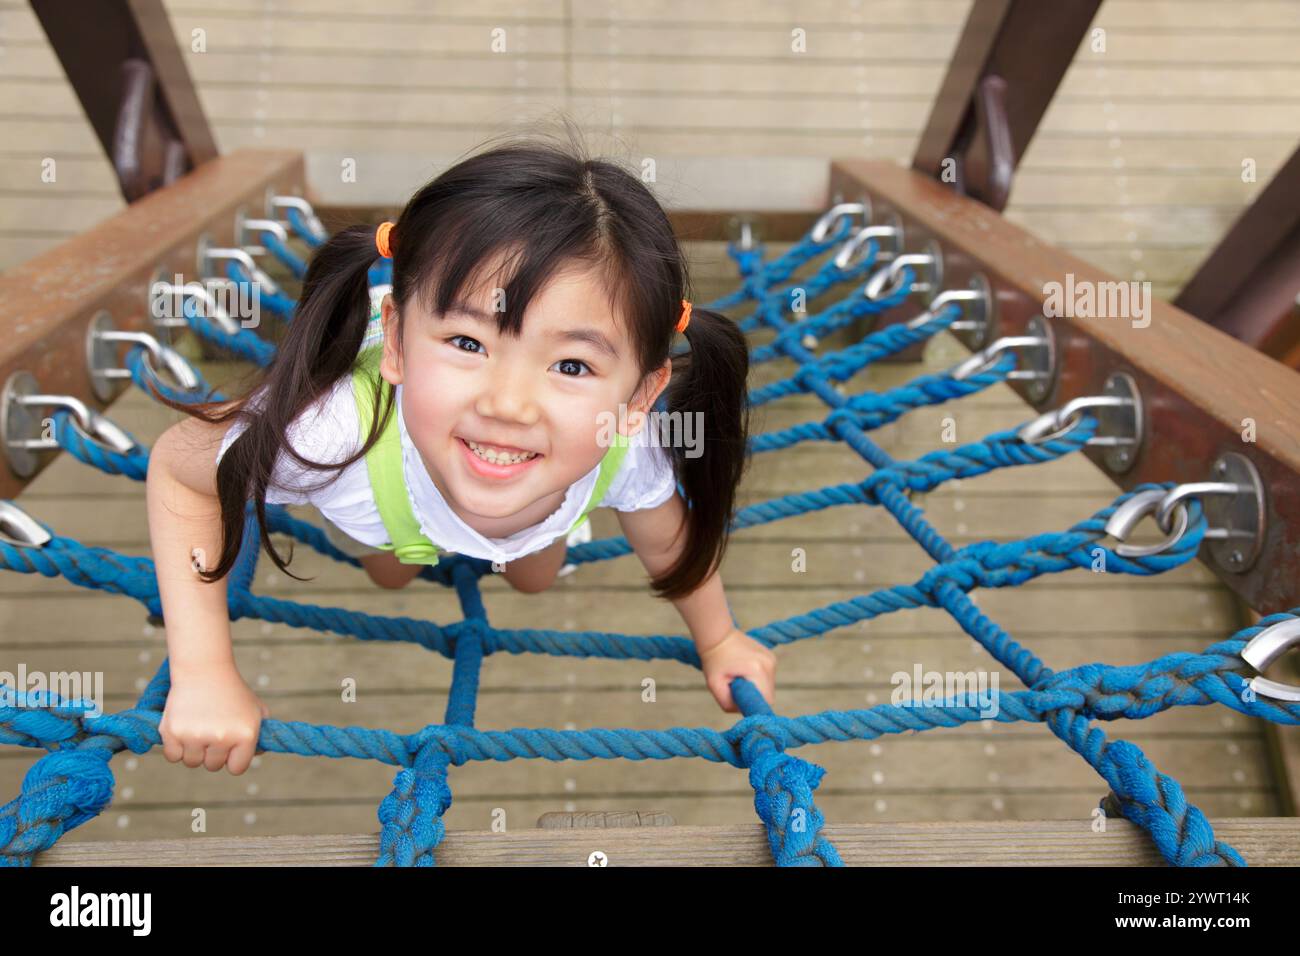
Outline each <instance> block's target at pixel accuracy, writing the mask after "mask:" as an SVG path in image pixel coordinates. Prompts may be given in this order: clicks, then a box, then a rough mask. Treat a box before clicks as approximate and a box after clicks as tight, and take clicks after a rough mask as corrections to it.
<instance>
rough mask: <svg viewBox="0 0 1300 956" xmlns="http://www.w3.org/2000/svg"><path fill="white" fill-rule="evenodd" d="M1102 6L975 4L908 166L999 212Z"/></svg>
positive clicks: (1086, 1)
mask: <svg viewBox="0 0 1300 956" xmlns="http://www.w3.org/2000/svg"><path fill="white" fill-rule="evenodd" d="M1100 6H1101V0H1053V2H1052V3H1050V4H1046V3H1043V2H1042V0H975V2H974V3H973V4H972V5H971V8H970V14H969V15H968V16H967V18H966V25H965V26H964V27H963V28H962V34H961V38H960V39H959V40H958V42H957V47H956V50H955V51H954V52H953V56H952V60H951V61H950V62H949V64H948V72H947V74H946V75H945V76H944V78H943V83H942V84H941V85H940V87H939V92H938V94H937V95H936V97H935V101H934V105H933V107H931V110H930V116H929V119H927V120H926V123H925V128H924V129H923V130H922V132H921V138H920V141H919V142H918V143H917V147H916V156H915V157H914V158H913V160H912V168H913V169H916V170H918V171H919V172H923V173H925V174H926V175H928V176H932V177H934V178H936V179H937V178H939V177H940V175H941V174H942V173H943V168H944V161H945V160H949V159H951V160H955V162H956V168H955V173H956V177H957V179H956V182H955V183H954V184H953V185H954V186H955V187H956V188H957V191H958V192H961V193H963V194H965V195H969V196H972V197H974V198H975V199H978V200H980V201H981V202H983V203H985V204H986V205H988V206H991V207H992V208H994V209H999V210H1001V209H1004V208H1006V204H1007V196H1008V195H1009V193H1010V191H1011V177H1012V174H1013V173H1014V172H1015V168H1016V165H1017V164H1018V163H1019V162H1020V157H1021V156H1023V155H1024V153H1025V149H1026V147H1028V145H1029V141H1030V140H1031V139H1033V136H1034V132H1035V131H1036V130H1037V129H1038V124H1039V122H1040V121H1041V120H1042V118H1043V114H1044V113H1045V112H1047V107H1048V105H1049V104H1050V103H1051V102H1052V97H1053V96H1054V95H1055V94H1056V89H1057V87H1058V86H1060V84H1061V79H1062V78H1063V77H1064V76H1065V72H1066V70H1068V69H1069V68H1070V62H1071V60H1072V59H1073V57H1074V53H1075V51H1076V50H1077V49H1078V48H1079V44H1080V42H1082V40H1083V38H1084V36H1085V35H1086V33H1087V31H1088V26H1089V25H1090V24H1091V23H1092V20H1093V17H1094V16H1095V15H1096V13H1097V8H1098V7H1100Z"/></svg>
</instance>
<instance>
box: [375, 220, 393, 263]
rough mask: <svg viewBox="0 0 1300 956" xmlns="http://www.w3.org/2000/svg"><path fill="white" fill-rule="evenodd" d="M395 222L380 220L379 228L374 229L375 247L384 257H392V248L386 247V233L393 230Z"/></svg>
mask: <svg viewBox="0 0 1300 956" xmlns="http://www.w3.org/2000/svg"><path fill="white" fill-rule="evenodd" d="M395 225H396V223H392V222H381V223H380V224H379V228H378V229H377V230H376V231H375V248H376V249H378V250H379V254H380V255H381V256H383V257H384V258H385V259H391V258H393V250H392V249H390V248H389V247H388V234H389V233H390V232H392V231H393V226H395Z"/></svg>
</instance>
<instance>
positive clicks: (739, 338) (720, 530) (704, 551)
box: [650, 308, 749, 600]
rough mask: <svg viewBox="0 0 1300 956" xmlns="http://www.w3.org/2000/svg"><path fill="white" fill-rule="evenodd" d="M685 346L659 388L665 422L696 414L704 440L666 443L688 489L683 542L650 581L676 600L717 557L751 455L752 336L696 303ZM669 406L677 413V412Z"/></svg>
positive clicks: (707, 574)
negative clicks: (690, 444) (693, 446)
mask: <svg viewBox="0 0 1300 956" xmlns="http://www.w3.org/2000/svg"><path fill="white" fill-rule="evenodd" d="M683 335H685V336H686V339H687V341H688V342H689V343H690V350H689V351H687V352H684V353H681V354H680V355H674V357H673V360H672V363H673V364H672V377H671V378H670V379H669V384H668V387H667V388H666V389H665V392H664V395H665V397H666V403H667V408H668V413H669V419H668V420H669V421H670V422H672V421H684V420H685V417H686V416H694V415H695V414H696V413H697V412H698V413H700V415H699V418H698V419H696V420H698V421H701V422H702V424H703V435H704V437H703V441H702V443H701V447H700V448H699V449H696V451H699V454H698V455H696V456H695V457H688V456H687V452H688V451H691V449H688V448H686V447H684V443H683V442H680V441H675V442H671V443H670V448H671V451H672V457H673V470H674V471H675V472H676V474H677V476H678V481H679V482H680V484H681V487H682V490H683V491H684V492H685V498H686V504H687V512H686V523H685V531H686V543H685V547H684V548H683V549H682V553H681V557H680V558H679V559H678V561H677V562H676V563H675V564H674V565H673V566H672V567H670V568H669V569H668V570H666V571H664V572H663V573H662V574H660V575H659V576H658V577H656V578H655V579H654V580H652V581H651V582H650V584H651V587H652V588H654V590H655V592H656V597H661V598H665V599H668V600H676V599H678V598H682V597H685V596H687V595H688V594H690V593H691V592H692V591H694V590H696V589H697V588H698V587H699V586H700V585H701V584H703V583H704V582H705V581H706V580H707V579H708V578H709V577H710V576H711V575H712V574H713V573H714V571H716V570H717V568H718V566H719V565H720V564H721V563H722V556H723V554H724V553H725V551H726V546H727V539H728V526H729V525H730V524H731V519H732V512H733V510H734V508H735V502H736V488H737V486H738V485H739V484H740V479H741V477H742V475H743V474H744V471H745V468H746V465H747V464H748V459H749V384H748V378H749V343H748V341H747V340H746V339H745V336H744V333H742V332H741V331H740V329H739V327H738V326H737V325H736V323H735V322H733V321H732V320H731V319H729V318H727V317H726V316H725V315H722V314H721V313H718V312H712V311H710V310H708V309H700V308H694V309H693V310H692V312H691V321H690V324H689V325H688V326H687V328H686V331H685V332H684V333H683ZM673 413H681V418H680V419H679V418H678V417H677V416H676V415H674V414H673Z"/></svg>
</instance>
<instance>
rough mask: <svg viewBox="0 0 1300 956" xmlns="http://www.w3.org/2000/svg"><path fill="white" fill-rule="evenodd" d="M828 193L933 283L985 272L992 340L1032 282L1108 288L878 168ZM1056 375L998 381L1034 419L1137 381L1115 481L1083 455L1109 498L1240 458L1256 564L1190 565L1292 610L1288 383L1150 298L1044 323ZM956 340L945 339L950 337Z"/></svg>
mask: <svg viewBox="0 0 1300 956" xmlns="http://www.w3.org/2000/svg"><path fill="white" fill-rule="evenodd" d="M831 191H832V192H833V193H838V194H840V195H843V196H850V197H854V196H859V195H862V194H863V193H864V192H865V193H866V194H867V195H868V196H869V197H870V199H871V201H872V205H873V210H874V219H875V221H877V222H880V221H883V220H884V219H885V218H886V217H887V216H889V215H890V214H891V213H897V214H898V216H899V217H901V219H902V220H903V222H904V233H905V236H906V251H908V252H922V251H924V250H925V249H926V246H927V245H928V244H929V243H930V241H931V240H934V241H936V242H937V243H938V245H939V247H940V248H941V250H942V253H943V272H944V280H943V286H944V288H948V289H964V288H967V287H968V284H969V282H970V281H971V279H972V278H973V277H974V276H975V275H977V274H982V275H984V276H985V277H986V278H987V280H988V282H989V284H990V286H991V287H992V292H993V296H992V297H993V300H994V303H995V305H994V310H993V311H994V314H995V315H994V318H995V323H996V324H995V326H994V329H993V334H994V337H1001V336H1006V335H1024V334H1027V326H1028V323H1029V321H1030V319H1032V318H1034V317H1039V318H1040V319H1041V318H1043V311H1044V310H1043V303H1044V301H1045V300H1046V298H1047V295H1048V292H1047V290H1046V289H1045V288H1044V284H1045V283H1047V282H1050V281H1056V282H1062V283H1064V282H1065V276H1066V274H1067V273H1073V274H1074V277H1075V278H1074V281H1075V282H1076V283H1078V282H1098V283H1101V282H1115V281H1118V280H1116V279H1115V278H1114V277H1112V276H1110V275H1108V274H1106V273H1105V272H1102V271H1101V270H1100V269H1098V268H1096V267H1095V266H1093V265H1091V264H1090V263H1088V262H1085V261H1083V260H1082V259H1076V258H1075V257H1073V256H1071V255H1069V254H1068V253H1066V252H1063V251H1061V250H1059V249H1055V248H1053V247H1052V246H1049V245H1048V244H1046V243H1044V242H1042V241H1040V240H1038V239H1037V238H1035V237H1034V236H1032V235H1030V234H1029V233H1027V232H1025V231H1024V230H1023V229H1021V228H1020V227H1019V226H1016V225H1014V224H1013V223H1010V222H1008V221H1006V220H1005V219H1004V218H1003V217H1002V216H1001V215H1000V214H999V213H996V212H994V211H993V210H991V209H990V208H989V207H987V206H985V205H983V204H982V203H979V202H976V201H974V200H972V199H970V198H967V197H964V196H959V195H957V194H956V193H955V192H953V191H952V190H950V189H948V188H946V187H945V186H943V185H942V184H940V183H938V182H936V181H935V180H933V179H931V178H929V177H928V176H924V175H922V174H920V173H918V172H916V171H914V170H908V169H903V168H902V167H899V166H895V165H893V164H891V163H884V162H870V161H866V160H840V161H836V162H835V163H833V165H832V168H831ZM1045 321H1047V322H1049V324H1050V325H1051V327H1052V330H1053V332H1054V335H1055V339H1056V354H1057V356H1058V361H1059V374H1058V375H1057V378H1056V383H1055V385H1054V387H1053V389H1052V391H1050V392H1049V393H1048V394H1047V395H1046V397H1045V398H1044V399H1043V400H1042V401H1041V402H1033V401H1030V399H1029V398H1028V396H1027V394H1026V391H1025V386H1024V385H1023V384H1021V383H1020V382H1015V381H1009V382H1008V384H1009V385H1010V386H1011V387H1012V388H1015V389H1016V390H1017V391H1018V392H1019V393H1020V394H1021V395H1022V397H1025V401H1026V402H1028V403H1029V404H1031V405H1034V406H1035V407H1038V408H1040V409H1041V410H1044V411H1046V410H1048V409H1052V408H1058V407H1060V406H1061V405H1063V404H1065V403H1066V402H1067V401H1069V400H1070V399H1072V398H1076V397H1079V396H1085V395H1101V394H1103V393H1104V383H1105V381H1106V379H1107V377H1108V376H1109V375H1110V374H1111V373H1113V372H1117V371H1123V372H1127V373H1129V374H1130V375H1132V376H1133V378H1134V379H1136V381H1137V383H1138V386H1139V388H1140V390H1141V394H1142V397H1143V406H1144V410H1145V422H1144V429H1143V431H1144V434H1145V435H1146V436H1147V437H1146V440H1145V441H1144V443H1143V445H1142V447H1141V448H1140V449H1139V451H1138V455H1137V458H1136V461H1135V462H1134V463H1133V464H1132V466H1131V467H1130V468H1129V469H1128V470H1126V471H1125V472H1124V473H1122V474H1116V473H1114V472H1112V471H1111V470H1109V469H1108V468H1107V467H1106V464H1105V462H1104V460H1103V457H1102V453H1101V452H1099V451H1098V450H1097V448H1095V447H1094V448H1087V449H1085V451H1084V454H1085V455H1087V456H1088V458H1089V459H1091V460H1092V461H1093V463H1094V464H1096V465H1097V466H1098V467H1099V468H1101V469H1102V470H1103V471H1104V472H1105V473H1106V474H1107V475H1108V476H1109V477H1110V478H1111V479H1112V480H1113V481H1114V482H1115V483H1116V484H1117V485H1119V486H1120V487H1121V488H1125V489H1128V488H1131V487H1133V486H1134V485H1136V484H1139V483H1142V482H1168V481H1174V482H1179V483H1184V482H1198V481H1206V480H1209V479H1210V478H1211V476H1210V475H1209V474H1208V472H1209V468H1210V464H1211V462H1213V461H1215V460H1216V459H1217V458H1218V457H1219V456H1220V455H1221V454H1223V453H1225V452H1236V453H1238V454H1240V455H1243V456H1245V457H1247V458H1249V459H1250V461H1251V462H1252V463H1253V464H1254V465H1255V466H1256V468H1257V469H1258V470H1259V473H1260V475H1261V477H1262V480H1263V483H1264V486H1265V490H1266V499H1267V522H1268V533H1267V537H1266V539H1265V541H1264V546H1263V553H1262V554H1261V555H1260V557H1259V558H1258V560H1257V561H1255V563H1254V565H1253V566H1252V567H1251V568H1250V569H1249V570H1247V571H1246V572H1244V573H1235V572H1232V571H1228V570H1226V569H1224V568H1222V567H1220V566H1218V564H1217V563H1216V562H1214V561H1213V560H1212V559H1211V557H1210V555H1209V553H1208V549H1207V548H1206V547H1205V546H1203V547H1202V550H1201V554H1200V557H1201V559H1202V560H1203V561H1204V562H1205V563H1206V565H1207V566H1209V567H1210V568H1211V569H1212V570H1214V571H1215V573H1216V574H1218V576H1219V577H1220V578H1221V579H1222V580H1223V582H1224V583H1225V584H1226V585H1227V586H1228V587H1229V588H1231V589H1232V590H1233V591H1235V592H1236V593H1237V594H1239V595H1240V596H1241V598H1242V599H1243V600H1244V601H1245V602H1246V603H1247V604H1249V605H1250V606H1251V607H1254V608H1257V609H1259V610H1260V611H1261V612H1262V613H1266V614H1267V613H1274V612H1277V611H1281V610H1284V609H1286V608H1290V607H1294V606H1295V605H1297V604H1300V419H1298V418H1297V416H1296V414H1295V410H1296V409H1297V408H1300V375H1298V374H1297V373H1296V372H1295V371H1294V370H1292V369H1289V368H1287V367H1285V366H1283V365H1281V364H1280V363H1278V362H1275V361H1273V360H1272V359H1270V358H1268V357H1267V356H1265V355H1261V354H1260V353H1259V352H1257V351H1255V350H1253V349H1251V348H1250V347H1249V346H1247V345H1245V344H1244V343H1242V342H1239V341H1237V340H1236V339H1234V338H1232V337H1231V336H1229V335H1226V334H1224V333H1223V332H1220V331H1219V330H1218V329H1215V328H1214V327H1212V326H1210V325H1207V324H1206V323H1204V322H1201V321H1199V320H1198V319H1196V318H1195V317H1194V316H1191V315H1188V314H1187V313H1186V312H1183V311H1181V310H1179V309H1177V308H1175V307H1174V306H1173V305H1170V304H1169V303H1167V302H1164V301H1161V300H1159V299H1154V298H1153V299H1152V301H1151V315H1150V324H1149V326H1147V327H1145V328H1134V327H1133V325H1132V323H1131V322H1129V321H1128V320H1126V319H1113V318H1112V319H1082V318H1069V317H1060V318H1055V317H1054V318H1050V319H1045ZM954 334H957V333H954ZM1246 419H1252V420H1254V421H1255V422H1256V423H1257V436H1256V437H1257V440H1256V441H1255V442H1254V443H1247V442H1243V440H1242V431H1243V427H1244V420H1246Z"/></svg>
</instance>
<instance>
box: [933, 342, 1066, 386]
mask: <svg viewBox="0 0 1300 956" xmlns="http://www.w3.org/2000/svg"><path fill="white" fill-rule="evenodd" d="M1050 345H1051V343H1050V342H1049V341H1048V339H1046V338H1044V337H1043V336H1038V335H1006V336H1003V337H1002V338H1000V339H996V340H994V341H993V342H992V343H991V344H990V345H988V346H986V347H985V348H982V349H980V350H979V351H978V352H976V353H975V354H974V355H972V356H970V357H969V358H967V359H964V360H962V361H960V362H958V363H957V364H956V365H954V366H952V368H949V369H947V370H946V371H945V372H943V373H942V374H945V375H950V376H952V377H953V378H955V379H956V380H957V381H959V382H960V381H962V380H964V379H967V378H970V377H971V376H972V375H976V374H978V373H980V372H985V371H988V369H990V368H991V367H992V366H993V365H994V364H996V360H997V357H998V354H999V353H1001V352H1004V351H1006V350H1007V349H1010V348H1021V347H1027V348H1048V347H1049V346H1050ZM1044 374H1045V373H1042V372H1023V373H1021V374H1016V371H1014V370H1013V371H1011V372H1009V373H1008V374H1007V377H1008V378H1041V377H1043V375H1044Z"/></svg>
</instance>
